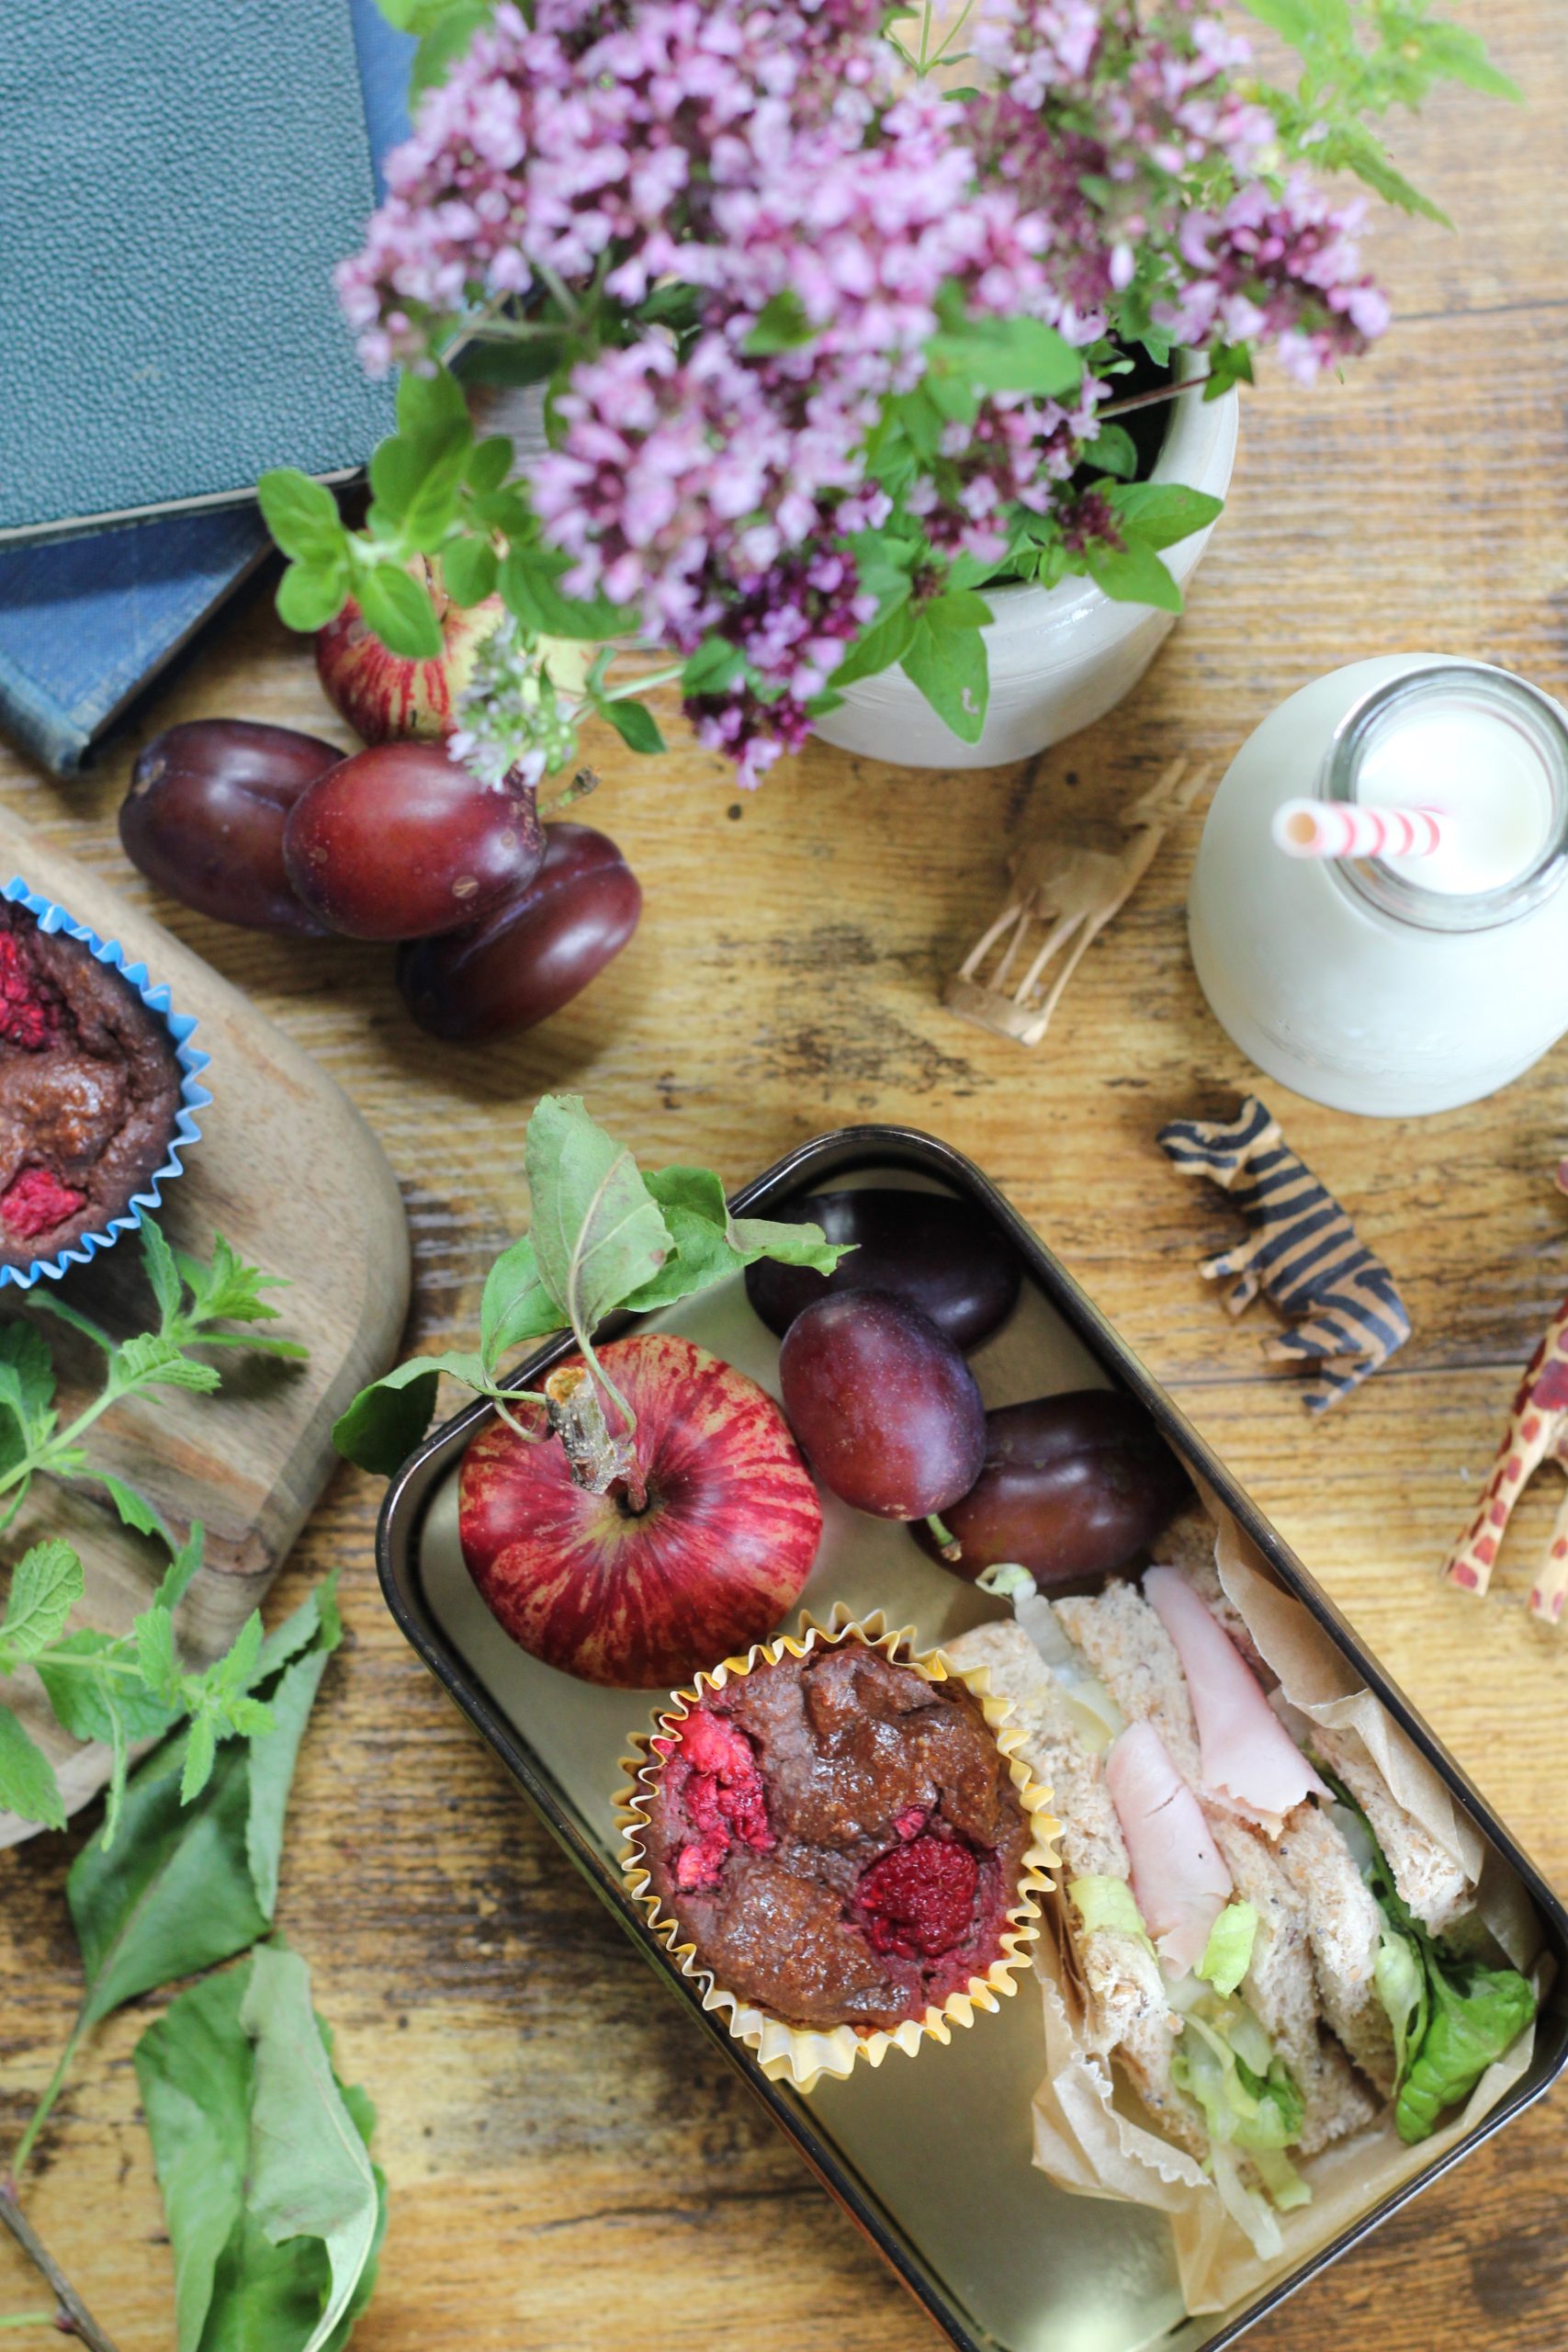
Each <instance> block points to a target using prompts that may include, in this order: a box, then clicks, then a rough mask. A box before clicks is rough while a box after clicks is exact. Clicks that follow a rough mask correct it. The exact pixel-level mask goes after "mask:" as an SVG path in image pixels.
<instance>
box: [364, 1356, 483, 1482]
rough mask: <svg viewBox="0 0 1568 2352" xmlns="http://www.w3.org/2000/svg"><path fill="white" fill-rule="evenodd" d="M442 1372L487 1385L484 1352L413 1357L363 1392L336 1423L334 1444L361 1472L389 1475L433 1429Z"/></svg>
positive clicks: (471, 1384) (470, 1382)
mask: <svg viewBox="0 0 1568 2352" xmlns="http://www.w3.org/2000/svg"><path fill="white" fill-rule="evenodd" d="M444 1372H449V1373H450V1374H452V1376H453V1378H454V1379H456V1380H462V1381H466V1382H467V1383H468V1385H469V1386H470V1387H473V1388H482V1387H485V1386H487V1385H489V1379H490V1375H489V1373H488V1372H487V1370H486V1368H485V1363H484V1360H483V1358H482V1357H480V1356H477V1355H471V1354H465V1353H462V1352H460V1351H456V1350H448V1351H446V1353H444V1354H442V1355H436V1356H413V1357H412V1358H411V1359H410V1361H409V1362H408V1363H400V1364H398V1365H396V1366H394V1368H393V1369H392V1371H390V1372H389V1373H386V1374H383V1376H382V1377H381V1378H380V1379H379V1380H376V1381H372V1382H371V1384H370V1385H369V1387H368V1388H362V1389H361V1390H360V1392H359V1394H358V1396H357V1397H355V1400H354V1402H353V1404H352V1405H350V1406H349V1407H348V1408H347V1410H346V1411H345V1412H343V1413H341V1414H340V1415H339V1416H338V1418H337V1419H336V1420H335V1421H334V1422H333V1445H334V1446H336V1448H337V1450H338V1452H339V1453H341V1454H344V1456H345V1457H346V1458H347V1459H348V1460H349V1461H350V1462H354V1463H357V1464H358V1465H359V1467H360V1469H361V1470H374V1471H377V1472H378V1473H379V1475H380V1476H382V1477H383V1478H389V1477H391V1476H392V1475H393V1473H394V1472H395V1471H398V1470H400V1469H401V1468H402V1466H403V1464H404V1463H405V1462H406V1461H407V1459H408V1457H409V1455H410V1454H411V1453H412V1452H413V1450H414V1447H415V1446H416V1445H417V1444H418V1443H419V1442H420V1440H421V1438H422V1437H423V1435H424V1432H425V1430H427V1429H428V1428H429V1427H430V1417H431V1415H432V1414H433V1413H434V1410H435V1390H436V1384H437V1379H438V1376H439V1374H442V1373H444Z"/></svg>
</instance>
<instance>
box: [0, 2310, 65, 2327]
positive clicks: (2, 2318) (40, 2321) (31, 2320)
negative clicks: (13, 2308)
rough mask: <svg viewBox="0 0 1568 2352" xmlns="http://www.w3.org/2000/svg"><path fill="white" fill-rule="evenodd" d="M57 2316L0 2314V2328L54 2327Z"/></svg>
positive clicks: (48, 2314)
mask: <svg viewBox="0 0 1568 2352" xmlns="http://www.w3.org/2000/svg"><path fill="white" fill-rule="evenodd" d="M56 2324H57V2315H56V2313H55V2312H0V2327H53V2326H55V2325H56Z"/></svg>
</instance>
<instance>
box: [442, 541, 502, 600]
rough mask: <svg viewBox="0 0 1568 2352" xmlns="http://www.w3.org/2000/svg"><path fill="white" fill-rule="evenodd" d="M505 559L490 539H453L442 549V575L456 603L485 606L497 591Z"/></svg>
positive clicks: (449, 593) (448, 592) (447, 591)
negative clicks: (496, 550)
mask: <svg viewBox="0 0 1568 2352" xmlns="http://www.w3.org/2000/svg"><path fill="white" fill-rule="evenodd" d="M500 572H501V562H500V559H499V558H498V556H497V555H496V552H495V549H494V548H492V547H491V544H490V541H489V540H488V539H453V540H450V541H449V542H448V543H447V544H446V546H445V547H444V548H442V550H441V577H442V579H443V580H444V581H445V582H446V593H447V594H448V595H449V596H450V597H451V599H452V602H453V603H454V604H455V605H482V604H483V603H484V601H485V598H486V597H487V596H493V595H494V594H495V583H496V581H497V579H498V578H499V576H500Z"/></svg>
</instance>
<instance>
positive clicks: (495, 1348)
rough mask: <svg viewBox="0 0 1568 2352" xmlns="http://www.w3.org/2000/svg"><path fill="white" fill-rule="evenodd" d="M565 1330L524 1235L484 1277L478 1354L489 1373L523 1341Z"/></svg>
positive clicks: (561, 1313) (563, 1312)
mask: <svg viewBox="0 0 1568 2352" xmlns="http://www.w3.org/2000/svg"><path fill="white" fill-rule="evenodd" d="M565 1329H566V1310H565V1309H564V1307H563V1306H561V1305H560V1302H559V1301H558V1299H557V1298H556V1297H554V1296H553V1295H552V1294H551V1292H550V1291H549V1290H547V1287H546V1285H545V1283H544V1282H543V1280H542V1279H541V1277H540V1273H539V1261H538V1259H537V1257H536V1255H535V1251H534V1244H533V1242H532V1241H531V1240H530V1239H529V1238H528V1236H527V1235H526V1234H524V1236H523V1237H522V1238H521V1240H518V1241H514V1242H513V1244H512V1247H511V1248H510V1249H509V1250H502V1253H501V1256H500V1257H499V1258H498V1259H497V1260H496V1261H495V1263H494V1265H493V1266H492V1267H491V1270H490V1272H489V1273H488V1274H487V1275H486V1276H485V1286H484V1295H483V1296H482V1298H481V1299H480V1301H479V1353H480V1355H481V1357H482V1358H483V1360H484V1363H485V1365H486V1368H487V1369H488V1370H489V1371H491V1372H493V1371H494V1370H495V1367H496V1365H497V1364H498V1363H500V1361H501V1359H502V1356H503V1355H505V1354H506V1353H507V1352H508V1351H510V1350H511V1349H513V1348H515V1347H519V1346H520V1345H521V1344H522V1342H523V1341H524V1340H546V1339H548V1338H549V1336H550V1334H551V1333H552V1332H554V1331H563V1330H565Z"/></svg>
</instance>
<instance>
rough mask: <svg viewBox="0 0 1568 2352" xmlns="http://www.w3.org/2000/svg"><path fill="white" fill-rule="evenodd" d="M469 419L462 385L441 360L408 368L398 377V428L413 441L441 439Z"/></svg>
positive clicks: (459, 427) (458, 428) (459, 428)
mask: <svg viewBox="0 0 1568 2352" xmlns="http://www.w3.org/2000/svg"><path fill="white" fill-rule="evenodd" d="M467 424H468V401H467V400H466V399H465V398H464V396H463V387H462V386H461V384H459V382H458V381H457V378H456V376H454V374H453V373H452V370H451V369H450V368H448V367H446V365H445V364H443V363H440V362H438V363H437V364H436V365H435V366H434V367H433V368H424V369H419V368H403V369H402V370H401V372H400V375H399V377H398V431H399V433H400V434H402V435H407V436H408V437H409V438H410V439H412V440H417V439H420V438H422V437H428V438H430V439H432V440H434V441H440V440H441V439H442V438H443V437H444V436H445V435H446V434H447V433H449V432H451V431H453V430H454V429H455V430H457V431H458V432H461V431H462V430H463V429H464V428H465V427H466V426H467Z"/></svg>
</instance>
